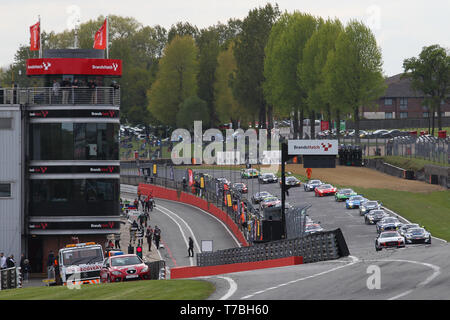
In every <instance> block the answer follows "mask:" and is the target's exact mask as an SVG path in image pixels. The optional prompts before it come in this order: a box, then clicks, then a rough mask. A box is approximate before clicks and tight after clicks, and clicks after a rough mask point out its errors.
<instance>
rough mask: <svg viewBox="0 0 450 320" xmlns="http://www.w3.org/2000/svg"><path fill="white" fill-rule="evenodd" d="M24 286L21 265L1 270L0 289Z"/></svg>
mask: <svg viewBox="0 0 450 320" xmlns="http://www.w3.org/2000/svg"><path fill="white" fill-rule="evenodd" d="M15 288H22V274H21V272H20V267H13V268H7V269H2V270H0V290H6V289H15Z"/></svg>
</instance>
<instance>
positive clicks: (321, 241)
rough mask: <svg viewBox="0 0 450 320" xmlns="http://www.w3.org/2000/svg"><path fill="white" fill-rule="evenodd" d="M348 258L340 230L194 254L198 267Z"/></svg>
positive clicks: (347, 251)
mask: <svg viewBox="0 0 450 320" xmlns="http://www.w3.org/2000/svg"><path fill="white" fill-rule="evenodd" d="M349 254H350V252H349V250H348V247H347V244H346V242H345V239H344V236H343V234H342V231H341V230H340V229H336V230H332V231H324V232H317V233H314V234H310V235H306V236H304V237H299V238H295V239H287V240H278V241H272V242H267V243H260V244H254V245H252V246H248V247H241V248H231V249H225V250H219V251H216V252H202V253H199V254H197V266H216V265H226V264H234V263H248V262H257V261H265V260H273V259H280V258H287V257H293V256H298V257H303V263H310V262H318V261H325V260H334V259H339V258H341V257H345V256H348V255H349Z"/></svg>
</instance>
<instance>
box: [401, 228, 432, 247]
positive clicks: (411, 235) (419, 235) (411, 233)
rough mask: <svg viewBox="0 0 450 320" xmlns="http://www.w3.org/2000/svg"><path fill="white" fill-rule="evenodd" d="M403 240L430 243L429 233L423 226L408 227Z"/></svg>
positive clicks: (409, 242) (408, 242)
mask: <svg viewBox="0 0 450 320" xmlns="http://www.w3.org/2000/svg"><path fill="white" fill-rule="evenodd" d="M405 242H406V243H407V244H412V243H427V244H431V233H429V232H428V231H427V230H425V229H424V228H410V229H408V231H407V232H406V233H405Z"/></svg>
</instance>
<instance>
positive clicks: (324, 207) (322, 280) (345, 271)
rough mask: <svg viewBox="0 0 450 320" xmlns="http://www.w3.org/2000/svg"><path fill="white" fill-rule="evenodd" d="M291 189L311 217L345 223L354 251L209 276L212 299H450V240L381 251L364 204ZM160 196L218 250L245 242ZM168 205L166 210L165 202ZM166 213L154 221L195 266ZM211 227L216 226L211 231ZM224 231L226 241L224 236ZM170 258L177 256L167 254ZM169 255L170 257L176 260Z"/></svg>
mask: <svg viewBox="0 0 450 320" xmlns="http://www.w3.org/2000/svg"><path fill="white" fill-rule="evenodd" d="M202 171H204V172H208V173H210V174H211V175H213V176H214V177H216V178H217V177H226V178H228V179H229V180H231V181H232V182H241V181H242V182H244V183H246V184H247V185H248V187H249V193H248V197H250V196H251V195H252V194H253V193H256V192H258V191H269V192H271V193H272V194H274V195H276V196H278V197H280V187H279V185H278V184H265V185H261V184H259V183H258V181H257V179H253V180H248V181H247V180H242V179H241V178H240V175H239V173H238V172H232V171H227V170H223V171H221V172H219V171H216V172H212V171H209V170H202ZM289 194H290V195H289V197H287V202H289V203H290V204H292V205H294V206H295V205H299V204H303V203H309V204H311V205H312V206H311V208H310V209H309V210H308V214H309V216H310V217H311V218H312V219H313V220H314V221H315V222H318V221H320V223H321V225H322V227H323V228H324V229H326V230H327V229H335V228H341V230H342V232H343V234H344V237H345V239H346V241H347V245H348V247H349V250H350V257H346V258H342V259H339V260H336V261H326V262H320V263H311V264H304V265H298V266H291V267H283V268H272V269H263V270H256V271H246V272H239V273H230V274H224V275H221V276H213V277H207V278H206V279H207V280H208V281H212V282H213V283H214V284H215V285H216V292H215V293H214V294H213V295H212V296H211V297H210V299H243V300H251V299H256V300H265V299H268V300H278V299H280V300H292V299H333V300H334V299H344V300H350V299H351V300H353V299H381V300H387V299H392V300H396V299H449V298H450V246H449V244H448V243H447V242H445V241H441V240H440V239H436V238H433V242H432V244H431V245H407V246H406V248H402V249H384V250H382V251H380V252H376V251H375V247H374V240H375V237H376V234H377V233H376V228H375V226H374V225H366V224H365V223H364V218H363V217H361V216H360V215H359V211H358V210H357V209H355V210H348V209H346V208H345V203H342V202H340V203H338V202H335V200H334V196H330V197H325V198H316V197H314V193H313V192H305V191H304V190H303V187H300V188H291V189H290V190H289ZM372 200H376V199H372ZM157 203H158V204H159V203H161V204H162V206H163V207H167V209H169V210H171V211H173V212H177V213H179V215H180V216H182V217H185V220H186V222H187V223H188V224H190V226H191V228H192V230H193V231H194V233H195V234H197V235H198V236H197V239H208V237H212V236H213V237H214V244H215V248H214V249H215V250H216V249H217V250H218V249H222V248H227V246H228V247H235V246H237V244H236V242H234V240H233V239H231V237H230V235H229V234H227V232H224V227H223V226H220V225H219V224H218V223H217V221H214V218H212V217H207V214H206V213H204V212H201V211H200V210H198V209H194V208H192V207H189V206H187V205H183V204H177V203H171V202H168V201H162V200H158V202H157ZM187 207H189V208H187ZM161 210H162V211H163V212H164V211H165V209H164V208H161ZM163 212H157V214H155V213H154V217H152V219H153V220H152V221H153V222H154V223H155V222H156V223H157V224H158V225H159V224H161V225H163V224H166V225H167V228H168V230H169V232H170V233H171V234H170V235H165V233H166V231H164V230H163V239H165V240H166V239H167V243H168V246H169V247H170V250H171V251H173V252H175V254H174V257H175V256H176V257H177V258H176V263H177V265H183V264H184V265H189V262H190V261H189V258H187V249H186V248H187V247H186V246H184V247H183V243H184V242H183V237H182V236H181V235H180V232H179V231H178V232H177V228H178V226H177V225H176V223H174V222H171V221H170V220H171V219H170V218H169V217H168V215H169V213H167V214H163ZM400 220H401V219H400ZM180 224H181V223H180ZM152 225H153V224H152ZM209 228H211V230H214V231H211V232H209V231H207V229H209ZM178 229H179V228H178ZM172 232H173V233H174V234H172ZM187 232H188V231H186V233H187ZM216 237H218V239H220V240H217V241H216V240H215V239H216ZM216 245H217V246H216ZM167 251H168V250H167ZM196 252H198V250H197V248H196ZM165 254H166V253H165ZM166 258H167V259H170V257H167V256H166ZM177 259H178V260H177ZM167 261H168V263H169V264H170V260H167ZM374 270H375V273H376V274H379V278H377V279H378V280H379V281H378V280H377V281H378V282H377V281H375V280H374V274H375V273H374ZM378 285H379V287H378Z"/></svg>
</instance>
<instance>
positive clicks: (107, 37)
mask: <svg viewBox="0 0 450 320" xmlns="http://www.w3.org/2000/svg"><path fill="white" fill-rule="evenodd" d="M106 59H109V19H108V16H106Z"/></svg>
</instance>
